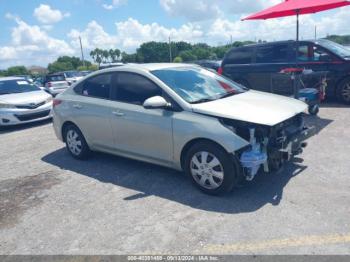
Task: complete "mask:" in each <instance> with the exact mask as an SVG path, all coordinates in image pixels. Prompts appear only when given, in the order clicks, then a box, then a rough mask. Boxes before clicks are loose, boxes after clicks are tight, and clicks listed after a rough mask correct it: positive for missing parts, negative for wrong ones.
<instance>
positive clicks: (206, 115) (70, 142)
mask: <svg viewBox="0 0 350 262" xmlns="http://www.w3.org/2000/svg"><path fill="white" fill-rule="evenodd" d="M257 101H258V102H257ZM53 105H54V109H53V111H54V121H53V122H54V129H55V133H56V135H57V137H58V138H59V139H60V140H62V141H64V142H65V143H66V146H67V149H68V151H69V152H70V154H71V155H72V156H73V157H75V158H77V159H84V158H86V157H87V156H88V155H89V153H90V152H91V151H103V152H107V153H112V154H116V155H121V156H125V157H130V158H133V159H137V160H141V161H146V162H151V163H154V164H159V165H163V166H167V167H171V168H175V169H178V170H184V171H185V172H186V173H187V174H188V175H189V176H190V177H191V178H192V180H193V182H194V183H195V185H197V186H198V187H199V188H200V189H201V190H203V191H204V192H206V193H210V194H218V193H222V192H226V191H229V190H231V189H232V187H233V186H234V185H235V184H237V183H238V182H239V181H240V180H241V179H243V178H245V179H247V180H252V179H253V178H254V176H255V175H256V174H257V172H258V170H259V168H260V167H261V166H262V165H263V166H264V170H265V171H266V172H269V171H272V170H276V169H278V168H280V166H281V164H282V163H283V162H284V161H285V160H288V159H290V158H291V157H292V156H293V155H296V154H300V153H301V152H302V147H304V146H306V144H305V143H304V142H303V141H304V140H306V139H307V138H308V137H309V136H311V135H312V133H313V130H312V129H309V128H306V127H305V126H304V121H303V112H304V111H305V110H306V108H307V105H306V104H305V103H303V102H301V101H298V100H296V99H291V98H288V97H284V96H278V95H273V94H268V93H263V92H258V91H252V90H248V89H245V88H243V87H242V86H240V85H238V84H236V83H234V82H232V81H231V80H229V79H226V78H224V77H221V76H219V75H218V74H216V73H213V72H211V71H208V70H206V69H204V68H201V67H198V66H191V65H185V64H144V65H128V66H123V67H117V68H111V69H107V70H102V71H99V72H95V73H93V74H91V75H90V76H89V77H87V78H86V79H84V80H83V81H81V82H80V83H78V84H76V85H74V86H73V87H71V88H69V89H68V90H67V91H65V92H64V93H62V94H60V95H59V96H57V98H56V99H54V103H53Z"/></svg>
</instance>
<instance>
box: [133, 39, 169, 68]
mask: <svg viewBox="0 0 350 262" xmlns="http://www.w3.org/2000/svg"><path fill="white" fill-rule="evenodd" d="M136 53H137V55H138V57H139V58H141V57H142V58H143V62H145V63H154V62H156V63H157V62H158V63H159V62H169V57H170V55H169V44H168V43H164V42H148V43H144V44H142V45H141V46H140V48H138V49H137V51H136Z"/></svg>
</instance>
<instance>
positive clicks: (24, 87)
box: [0, 77, 52, 126]
mask: <svg viewBox="0 0 350 262" xmlns="http://www.w3.org/2000/svg"><path fill="white" fill-rule="evenodd" d="M51 109H52V96H51V95H49V94H48V93H46V92H44V91H42V90H41V89H40V88H38V87H37V86H36V85H35V84H33V83H31V82H29V81H27V80H24V79H23V78H19V77H1V78H0V126H9V125H17V124H24V123H30V122H34V121H40V120H45V119H48V118H51Z"/></svg>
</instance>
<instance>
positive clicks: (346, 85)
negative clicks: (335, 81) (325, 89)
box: [337, 78, 350, 104]
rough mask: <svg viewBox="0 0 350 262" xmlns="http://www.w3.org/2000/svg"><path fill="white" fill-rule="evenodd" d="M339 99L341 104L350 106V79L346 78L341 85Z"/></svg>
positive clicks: (338, 91)
mask: <svg viewBox="0 0 350 262" xmlns="http://www.w3.org/2000/svg"><path fill="white" fill-rule="evenodd" d="M337 98H338V100H339V102H342V103H346V104H350V78H346V79H344V80H343V81H341V82H340V83H339V85H338V87H337Z"/></svg>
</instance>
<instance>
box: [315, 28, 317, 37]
mask: <svg viewBox="0 0 350 262" xmlns="http://www.w3.org/2000/svg"><path fill="white" fill-rule="evenodd" d="M315 40H317V25H315Z"/></svg>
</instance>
